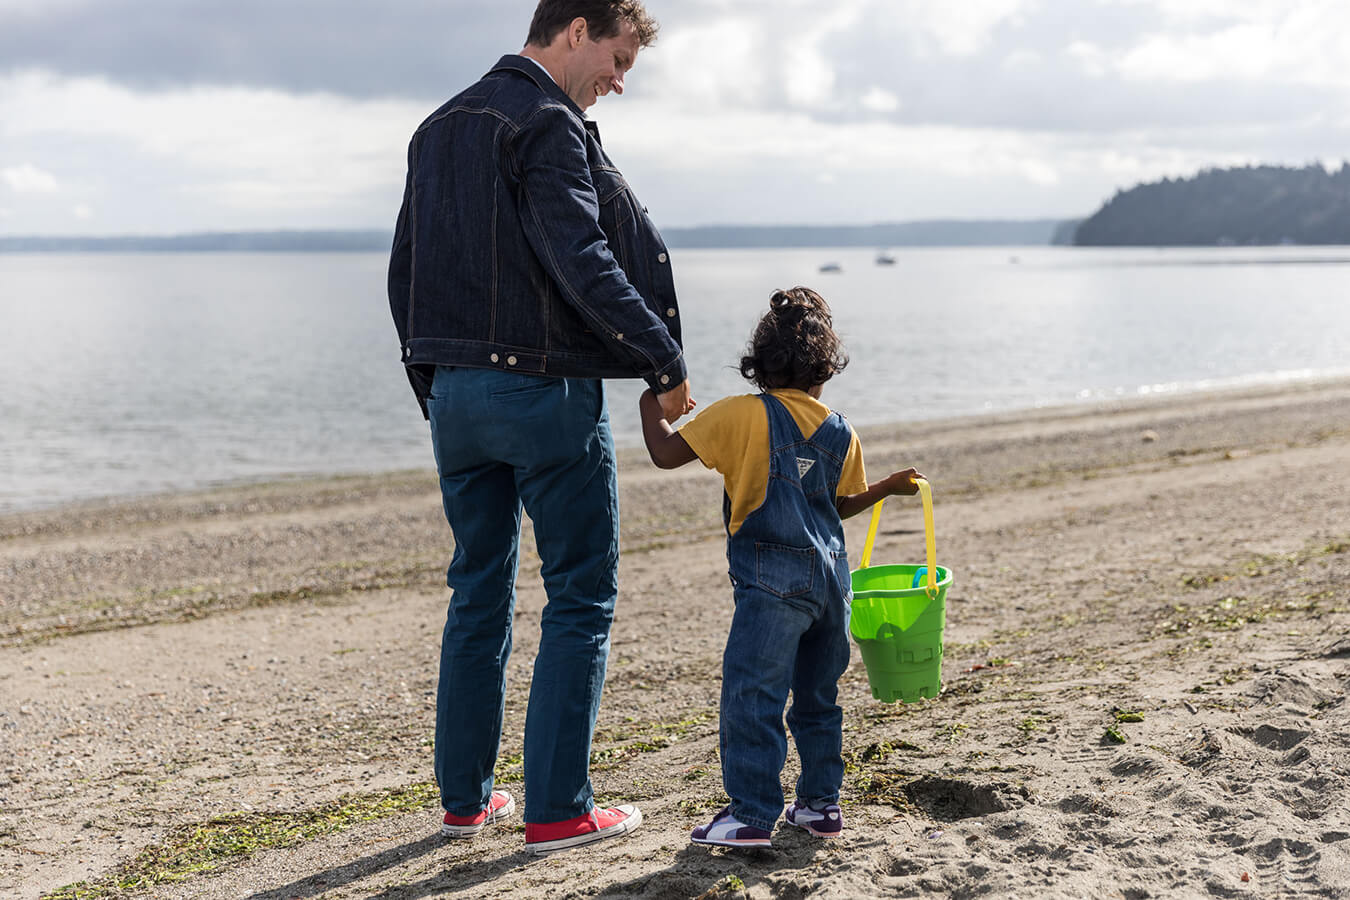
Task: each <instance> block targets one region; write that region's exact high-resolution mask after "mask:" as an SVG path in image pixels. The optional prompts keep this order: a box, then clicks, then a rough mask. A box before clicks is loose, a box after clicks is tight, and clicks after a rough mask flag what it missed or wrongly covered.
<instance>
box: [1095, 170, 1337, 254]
mask: <svg viewBox="0 0 1350 900" xmlns="http://www.w3.org/2000/svg"><path fill="white" fill-rule="evenodd" d="M1073 242H1074V243H1075V244H1077V245H1079V246H1096V247H1105V246H1149V247H1165V246H1195V245H1205V244H1208V245H1214V244H1219V245H1224V244H1350V163H1345V164H1342V165H1341V167H1340V169H1339V170H1337V171H1333V172H1329V171H1327V170H1326V169H1324V168H1323V167H1322V166H1320V165H1312V166H1306V167H1304V168H1285V167H1280V166H1247V167H1243V168H1235V169H1207V170H1205V171H1203V172H1201V173H1200V174H1198V175H1196V176H1195V177H1193V178H1178V179H1172V178H1164V179H1163V180H1162V181H1158V182H1154V183H1152V184H1141V185H1139V186H1137V187H1133V188H1130V189H1129V190H1127V191H1121V192H1119V193H1117V194H1116V195H1115V196H1114V197H1112V198H1111V199H1110V200H1109V201H1107V203H1106V204H1105V205H1104V206H1103V207H1102V208H1101V209H1099V210H1098V211H1097V212H1096V213H1094V214H1093V215H1091V216H1089V217H1088V218H1087V219H1084V220H1083V222H1082V223H1081V224H1079V225H1078V228H1077V231H1076V232H1075V234H1074V240H1073Z"/></svg>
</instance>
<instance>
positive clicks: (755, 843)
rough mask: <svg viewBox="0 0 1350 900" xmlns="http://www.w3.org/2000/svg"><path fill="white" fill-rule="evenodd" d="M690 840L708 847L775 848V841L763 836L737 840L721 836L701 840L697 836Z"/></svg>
mask: <svg viewBox="0 0 1350 900" xmlns="http://www.w3.org/2000/svg"><path fill="white" fill-rule="evenodd" d="M689 840H690V841H692V842H693V843H695V844H703V845H704V846H707V847H740V848H742V849H747V848H748V849H752V850H755V849H758V850H772V849H773V843H772V842H770V841H766V840H763V839H762V838H755V839H753V840H744V841H737V840H732V839H730V838H720V839H716V840H708V839H706V838H705V839H703V840H699V839H698V838H696V837H691V838H690V839H689Z"/></svg>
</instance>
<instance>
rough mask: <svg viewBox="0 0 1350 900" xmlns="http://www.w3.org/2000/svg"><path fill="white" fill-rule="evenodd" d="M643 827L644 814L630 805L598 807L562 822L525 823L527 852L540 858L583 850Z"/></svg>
mask: <svg viewBox="0 0 1350 900" xmlns="http://www.w3.org/2000/svg"><path fill="white" fill-rule="evenodd" d="M641 824H642V812H641V811H640V810H639V809H638V808H637V807H636V806H631V805H629V804H624V805H623V806H615V807H613V808H612V809H600V808H599V807H596V808H595V809H592V810H591V811H590V812H588V813H586V815H584V816H577V817H576V818H574V819H567V820H565V821H562V822H548V823H546V824H538V823H535V822H526V823H525V849H526V850H529V851H530V852H531V853H534V854H537V855H539V856H547V855H548V854H550V853H558V852H559V851H562V850H571V849H572V848H573V847H584V846H585V845H587V844H594V843H595V842H596V841H603V840H604V839H605V838H616V837H620V836H622V835H625V834H627V833H628V832H630V831H632V830H633V829H635V828H637V827H638V826H639V825H641Z"/></svg>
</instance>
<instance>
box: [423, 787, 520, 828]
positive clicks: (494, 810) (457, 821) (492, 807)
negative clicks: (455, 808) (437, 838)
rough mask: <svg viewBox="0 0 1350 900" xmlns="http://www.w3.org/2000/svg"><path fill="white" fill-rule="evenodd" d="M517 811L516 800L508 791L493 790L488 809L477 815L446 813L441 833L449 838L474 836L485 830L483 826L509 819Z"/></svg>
mask: <svg viewBox="0 0 1350 900" xmlns="http://www.w3.org/2000/svg"><path fill="white" fill-rule="evenodd" d="M515 811H516V801H515V799H514V798H512V796H511V795H510V794H508V793H507V792H506V791H493V792H492V796H491V797H489V798H488V805H487V809H485V810H483V811H482V812H480V813H478V814H477V815H475V816H452V815H450V814H449V813H446V814H445V824H443V825H441V834H443V835H445V836H446V837H448V838H466V837H473V836H474V835H475V834H477V833H478V832H480V831H482V830H483V826H485V825H491V824H492V823H493V822H500V821H501V820H502V819H509V818H511V815H512V814H513V813H515Z"/></svg>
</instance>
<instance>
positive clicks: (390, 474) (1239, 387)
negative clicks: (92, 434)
mask: <svg viewBox="0 0 1350 900" xmlns="http://www.w3.org/2000/svg"><path fill="white" fill-rule="evenodd" d="M1272 378H1274V379H1275V380H1271V381H1267V380H1260V381H1258V382H1257V383H1254V384H1247V383H1233V384H1227V385H1218V386H1206V387H1199V388H1181V389H1179V390H1175V391H1174V390H1164V391H1156V392H1152V393H1134V394H1122V395H1118V396H1115V397H1094V398H1091V399H1085V400H1081V401H1065V402H1063V403H1047V404H1044V405H1038V406H1033V407H1022V408H1018V409H1010V410H1002V411H989V412H976V413H965V414H959V415H953V416H941V417H935V418H931V419H929V418H922V419H911V420H899V421H895V422H890V423H878V424H870V425H858V426H856V427H857V430H858V435H859V438H860V440H862V442H863V446H864V450H866V447H867V446H868V443H869V441H870V440H873V439H875V437H876V436H881V437H883V438H885V437H890V436H894V435H897V434H902V433H905V432H924V433H927V432H931V431H933V430H935V429H936V430H943V429H951V428H978V427H980V426H981V425H983V424H988V425H1006V424H1009V423H1015V422H1026V423H1028V424H1030V423H1034V422H1038V421H1045V420H1047V419H1076V418H1079V417H1082V416H1099V415H1116V414H1123V413H1129V412H1138V413H1147V412H1148V411H1149V410H1154V409H1158V408H1159V407H1164V408H1165V407H1167V406H1171V405H1186V406H1191V405H1194V404H1196V403H1199V404H1201V405H1203V404H1204V403H1205V402H1206V400H1207V399H1209V398H1213V399H1215V400H1230V399H1243V398H1246V399H1251V400H1260V399H1261V398H1265V397H1270V396H1274V395H1281V394H1285V393H1291V392H1292V393H1294V394H1301V393H1306V392H1309V391H1321V390H1324V389H1335V388H1337V387H1350V375H1331V376H1315V377H1311V378H1303V377H1297V376H1295V377H1290V378H1280V377H1277V376H1272ZM1239 381H1240V380H1239ZM610 414H611V416H613V414H614V409H613V408H611V410H610ZM427 456H428V459H430V456H431V448H430V444H429V443H428V445H427ZM617 456H618V460H619V466H620V472H621V477H622V474H623V473H624V470H631V469H632V468H633V467H635V466H649V465H650V463H649V462H648V460H647V455H646V451H645V450H644V449H642V448H641V447H640V446H619V447H617ZM434 472H435V469H434V465H432V464H430V463H429V464H428V465H427V466H426V467H415V468H397V469H383V470H352V471H337V472H282V473H274V474H269V475H264V476H259V477H240V478H237V479H222V480H217V481H208V482H206V483H203V484H201V485H196V486H190V487H183V488H169V489H165V490H152V491H146V492H137V493H124V494H106V495H100V496H95V497H85V498H73V499H67V500H56V501H52V502H50V503H44V504H41V505H38V506H26V507H18V508H13V509H3V508H0V539H3V537H4V536H5V534H7V533H8V532H9V530H10V528H9V527H7V523H9V522H10V521H11V520H19V519H30V518H42V517H44V516H53V515H62V514H71V515H81V516H86V517H87V516H88V515H91V514H94V513H98V512H115V511H116V510H117V509H118V508H120V507H129V506H139V505H159V504H174V503H175V502H188V503H190V502H192V501H194V500H196V501H199V502H201V503H209V502H213V501H215V502H219V501H220V500H221V499H222V498H229V497H234V496H236V495H240V494H249V493H253V492H263V493H273V492H276V491H285V490H286V489H293V490H295V491H298V492H303V491H307V490H315V491H323V490H327V489H330V488H336V487H340V486H341V485H343V484H344V483H350V484H353V485H356V486H357V487H358V489H360V487H361V486H363V485H365V484H368V483H372V482H380V481H389V482H403V481H406V480H408V479H417V478H422V477H425V476H426V475H427V474H428V473H430V474H431V475H432V477H434Z"/></svg>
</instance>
